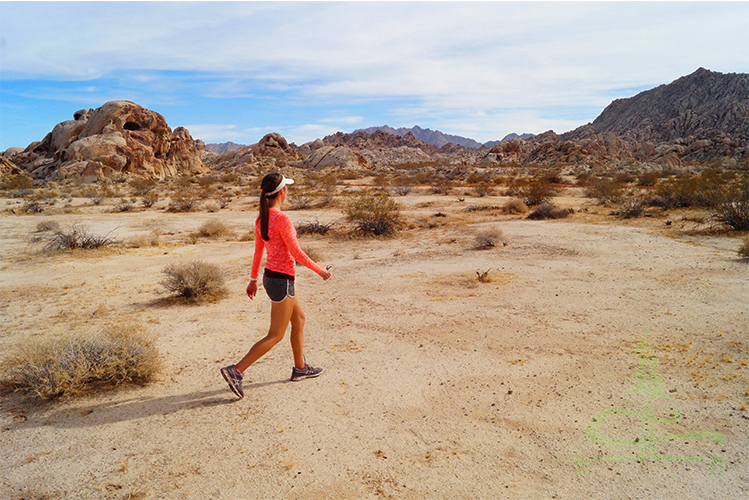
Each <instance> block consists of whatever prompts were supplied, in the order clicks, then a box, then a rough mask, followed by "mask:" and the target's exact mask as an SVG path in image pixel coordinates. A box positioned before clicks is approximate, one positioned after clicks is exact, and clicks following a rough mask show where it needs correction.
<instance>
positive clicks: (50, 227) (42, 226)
mask: <svg viewBox="0 0 749 500" xmlns="http://www.w3.org/2000/svg"><path fill="white" fill-rule="evenodd" d="M59 230H60V224H59V223H58V222H57V221H56V220H45V221H42V222H40V223H39V224H37V225H36V232H37V233H46V232H49V231H59Z"/></svg>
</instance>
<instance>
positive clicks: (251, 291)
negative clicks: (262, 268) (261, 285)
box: [247, 280, 257, 299]
mask: <svg viewBox="0 0 749 500" xmlns="http://www.w3.org/2000/svg"><path fill="white" fill-rule="evenodd" d="M256 293H257V280H252V281H250V284H249V285H247V296H248V297H249V298H250V299H254V298H255V294H256Z"/></svg>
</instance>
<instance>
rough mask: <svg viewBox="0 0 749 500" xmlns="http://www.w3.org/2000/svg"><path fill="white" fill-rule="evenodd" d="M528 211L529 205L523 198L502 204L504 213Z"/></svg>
mask: <svg viewBox="0 0 749 500" xmlns="http://www.w3.org/2000/svg"><path fill="white" fill-rule="evenodd" d="M527 212H528V205H526V204H525V202H524V201H523V200H518V199H513V200H509V201H507V203H505V204H504V205H502V213H505V214H524V213H527Z"/></svg>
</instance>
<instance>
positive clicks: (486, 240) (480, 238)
mask: <svg viewBox="0 0 749 500" xmlns="http://www.w3.org/2000/svg"><path fill="white" fill-rule="evenodd" d="M502 236H503V235H502V230H500V229H497V228H495V227H492V228H489V229H482V230H480V231H478V232H477V233H476V235H475V236H474V241H475V242H476V248H478V249H486V248H492V247H494V246H496V245H498V244H499V243H502V242H503V240H502Z"/></svg>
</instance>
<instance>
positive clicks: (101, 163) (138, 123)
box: [15, 101, 208, 180]
mask: <svg viewBox="0 0 749 500" xmlns="http://www.w3.org/2000/svg"><path fill="white" fill-rule="evenodd" d="M73 118H74V119H73V120H68V121H65V122H62V123H59V124H57V125H56V126H55V127H54V128H53V129H52V131H51V132H50V133H49V134H47V136H46V137H45V138H44V139H43V140H42V141H39V142H35V143H32V144H31V145H29V147H28V148H26V150H25V151H24V152H23V153H21V154H18V155H17V157H16V160H15V161H16V163H18V164H19V165H20V166H21V167H22V168H23V169H24V170H26V171H28V172H29V173H30V174H31V175H32V176H33V177H35V178H37V179H47V180H49V179H53V178H65V177H69V176H78V177H82V178H84V179H85V180H96V179H101V178H103V177H106V176H108V175H111V174H113V173H116V172H119V173H128V174H134V175H139V176H146V177H154V178H164V177H171V176H174V175H176V174H178V173H187V174H200V173H205V172H208V168H207V167H206V166H205V165H204V164H203V162H202V161H201V153H200V151H199V150H198V149H197V147H196V145H195V141H194V140H193V138H192V137H191V136H190V133H189V132H188V131H187V129H184V128H182V127H179V128H177V129H175V131H174V132H172V130H171V129H170V128H169V126H168V125H167V123H166V120H165V119H164V117H163V116H162V115H160V114H158V113H156V112H154V111H151V110H148V109H146V108H143V107H142V106H139V105H137V104H135V103H133V102H130V101H110V102H107V103H105V104H104V105H103V106H101V107H100V108H97V109H95V110H94V109H89V110H79V111H76V112H75V113H74V114H73Z"/></svg>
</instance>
